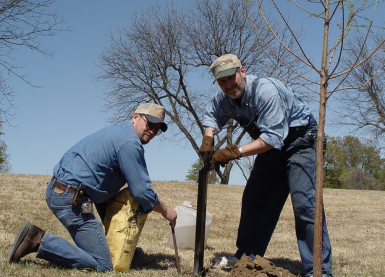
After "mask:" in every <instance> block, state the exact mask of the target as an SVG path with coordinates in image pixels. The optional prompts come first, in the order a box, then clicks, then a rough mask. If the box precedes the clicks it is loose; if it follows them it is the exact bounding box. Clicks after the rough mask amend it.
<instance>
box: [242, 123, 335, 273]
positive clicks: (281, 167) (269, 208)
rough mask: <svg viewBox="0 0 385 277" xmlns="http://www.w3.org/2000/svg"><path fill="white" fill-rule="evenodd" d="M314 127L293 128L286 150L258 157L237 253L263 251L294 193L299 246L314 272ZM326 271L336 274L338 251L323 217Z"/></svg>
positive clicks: (246, 194)
mask: <svg viewBox="0 0 385 277" xmlns="http://www.w3.org/2000/svg"><path fill="white" fill-rule="evenodd" d="M313 134H314V130H312V132H311V131H309V130H305V131H304V130H303V129H302V130H301V129H300V128H297V129H294V130H291V131H290V133H289V136H288V141H289V142H290V141H291V142H290V143H286V145H285V147H284V149H283V150H281V151H279V150H276V149H272V150H269V151H267V152H266V153H263V154H260V155H258V156H257V157H256V160H255V163H254V167H253V170H252V172H251V174H250V178H249V179H248V181H247V184H246V187H245V190H244V193H243V198H242V211H241V219H240V223H239V229H238V238H237V247H238V250H237V252H236V254H235V255H236V257H237V258H238V259H239V258H240V257H241V256H242V254H244V253H245V254H246V255H248V256H251V257H254V256H255V255H260V256H263V255H264V254H265V251H266V248H267V246H268V244H269V241H270V239H271V236H272V234H273V232H274V229H275V226H276V224H277V222H278V219H279V216H280V213H281V211H282V208H283V206H284V204H285V202H286V199H287V197H288V195H289V194H290V195H291V200H292V204H293V211H294V218H295V228H296V235H297V242H298V248H299V252H300V255H301V259H302V264H303V267H304V270H305V276H309V275H310V274H311V273H312V270H313V242H314V213H315V209H314V208H315V156H316V155H315V151H316V145H315V144H316V143H315V140H314V136H313ZM322 236H323V245H322V257H323V272H324V273H325V274H328V275H330V276H331V275H332V254H331V245H330V240H329V235H328V231H327V227H326V220H325V216H323V234H322Z"/></svg>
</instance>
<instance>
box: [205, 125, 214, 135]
mask: <svg viewBox="0 0 385 277" xmlns="http://www.w3.org/2000/svg"><path fill="white" fill-rule="evenodd" d="M205 136H209V137H214V128H212V127H206V128H205Z"/></svg>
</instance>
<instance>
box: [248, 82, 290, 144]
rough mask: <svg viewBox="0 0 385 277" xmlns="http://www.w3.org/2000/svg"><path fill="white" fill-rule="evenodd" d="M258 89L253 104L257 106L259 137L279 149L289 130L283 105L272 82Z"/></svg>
mask: <svg viewBox="0 0 385 277" xmlns="http://www.w3.org/2000/svg"><path fill="white" fill-rule="evenodd" d="M258 90H259V91H258V92H257V95H258V97H257V98H256V103H255V104H256V105H257V107H258V108H257V110H258V115H259V117H258V121H257V127H258V128H260V130H261V136H260V138H261V139H262V140H263V141H264V142H266V143H267V144H269V145H271V146H272V147H274V148H276V149H278V150H280V149H281V148H282V146H283V141H284V139H285V138H286V136H287V134H288V131H289V124H288V119H287V114H286V108H285V105H284V104H283V103H282V99H281V97H280V95H279V93H278V91H277V89H276V87H275V86H274V85H273V84H268V83H267V84H266V83H265V84H262V85H260V86H259V87H258Z"/></svg>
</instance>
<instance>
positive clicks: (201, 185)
mask: <svg viewBox="0 0 385 277" xmlns="http://www.w3.org/2000/svg"><path fill="white" fill-rule="evenodd" d="M209 171H210V162H205V165H204V167H203V168H202V169H201V170H200V171H199V179H198V201H197V221H196V231H195V254H194V275H195V276H196V275H198V274H200V273H202V272H203V258H204V242H205V226H206V202H207V181H208V172H209Z"/></svg>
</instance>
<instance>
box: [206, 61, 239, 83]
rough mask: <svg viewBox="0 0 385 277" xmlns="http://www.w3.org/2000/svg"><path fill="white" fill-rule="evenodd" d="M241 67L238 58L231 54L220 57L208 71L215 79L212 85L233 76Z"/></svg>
mask: <svg viewBox="0 0 385 277" xmlns="http://www.w3.org/2000/svg"><path fill="white" fill-rule="evenodd" d="M241 66H242V64H241V62H240V61H239V59H238V57H237V56H235V55H233V54H226V55H223V56H220V57H219V58H218V59H216V60H215V61H214V62H213V63H212V64H211V66H210V70H211V72H212V73H213V75H214V77H215V80H214V83H215V81H216V80H218V79H219V78H222V77H227V76H231V75H233V74H234V73H235V71H237V69H238V68H239V67H241Z"/></svg>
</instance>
